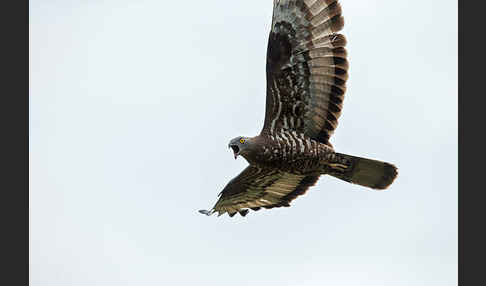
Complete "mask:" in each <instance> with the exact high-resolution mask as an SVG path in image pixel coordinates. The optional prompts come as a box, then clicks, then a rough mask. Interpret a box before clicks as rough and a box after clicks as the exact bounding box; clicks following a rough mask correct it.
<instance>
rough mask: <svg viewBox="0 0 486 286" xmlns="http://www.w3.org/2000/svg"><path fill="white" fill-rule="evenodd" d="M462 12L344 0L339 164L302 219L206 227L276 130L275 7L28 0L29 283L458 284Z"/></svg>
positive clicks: (447, 5)
mask: <svg viewBox="0 0 486 286" xmlns="http://www.w3.org/2000/svg"><path fill="white" fill-rule="evenodd" d="M456 2H457V1H452V0H447V1H445V0H442V1H439V0H428V1H419V0H413V1H385V0H375V1H369V0H367V1H364V0H341V1H340V3H341V5H342V7H343V16H344V18H345V27H344V29H343V31H342V33H343V34H344V35H345V36H346V38H347V40H348V45H347V50H348V59H349V62H350V69H349V80H348V84H347V87H348V89H347V92H346V97H345V101H344V107H343V113H342V116H341V118H340V121H339V126H338V128H337V130H336V132H335V134H334V136H333V137H332V138H331V142H332V144H333V145H334V147H335V149H336V151H338V152H341V153H347V154H352V155H356V156H363V157H368V158H373V159H379V160H384V161H388V162H391V163H393V164H395V165H396V166H397V167H398V168H399V175H398V177H397V179H396V180H395V182H394V183H393V185H392V186H391V187H390V188H389V189H388V190H387V191H384V192H377V191H372V190H368V189H365V188H363V187H360V186H357V185H352V184H348V183H346V182H343V181H340V180H338V179H335V178H332V177H329V176H323V177H321V179H320V180H319V182H318V183H317V184H316V185H315V186H314V187H312V188H311V189H310V190H309V191H308V192H307V193H306V194H305V195H304V196H301V197H298V198H297V199H296V200H294V201H293V202H292V207H290V208H281V209H272V210H262V211H258V212H250V213H249V214H248V215H247V217H245V218H242V217H240V216H235V217H233V218H229V217H228V216H227V215H225V216H222V217H219V218H218V217H216V216H212V217H206V216H203V215H201V214H199V213H198V212H197V210H199V209H208V208H210V207H212V206H213V205H214V203H215V202H216V200H217V194H218V193H219V192H220V191H221V190H222V188H223V187H224V186H225V185H226V184H227V183H228V181H229V180H230V179H231V178H233V177H235V176H236V175H237V174H238V173H239V172H240V171H241V170H243V169H244V168H245V166H246V165H247V163H246V161H244V160H243V158H239V159H238V160H237V161H235V160H234V158H233V155H232V152H231V150H229V149H228V148H227V144H228V142H229V140H230V139H231V138H234V137H236V136H239V135H243V136H254V135H257V134H258V132H259V131H260V130H261V128H262V125H263V119H264V110H265V96H266V94H265V91H266V88H265V56H266V47H267V38H268V33H269V29H270V23H271V15H272V1H270V0H265V1H262V0H233V1H223V0H207V1H196V0H194V1H155V0H146V1H123V0H116V1H114V0H105V1H102V0H99V1H98V0H90V1H74V0H71V1H69V0H62V1H61V0H57V1H55V0H45V1H41V0H31V1H30V285H32V286H66V285H70V286H71V285H72V286H88V285H89V286H91V285H96V286H97V285H99V286H107V285H114V286H123V285H144V286H150V285H211V286H220V285H221V286H222V285H232V286H240V285H241V286H245V285H250V284H251V285H268V286H274V285H275V286H276V285H278V286H282V285H299V286H322V285H332V286H348V285H349V286H355V285H364V286H367V285H373V286H380V285H387V286H389V285H393V286H401V285H403V286H411V285H413V286H419V285H424V286H425V285H427V286H434V285H437V286H450V285H457V191H458V190H457V84H458V83H457V3H456Z"/></svg>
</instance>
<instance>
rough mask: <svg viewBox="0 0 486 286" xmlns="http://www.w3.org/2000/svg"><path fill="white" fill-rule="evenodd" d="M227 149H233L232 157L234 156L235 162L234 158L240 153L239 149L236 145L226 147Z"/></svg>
mask: <svg viewBox="0 0 486 286" xmlns="http://www.w3.org/2000/svg"><path fill="white" fill-rule="evenodd" d="M228 148H231V149H233V155H235V160H236V158H238V155H239V153H240V148H239V147H238V146H236V145H231V144H229V145H228Z"/></svg>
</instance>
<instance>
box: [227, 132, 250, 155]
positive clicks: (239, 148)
mask: <svg viewBox="0 0 486 286" xmlns="http://www.w3.org/2000/svg"><path fill="white" fill-rule="evenodd" d="M252 143H253V141H252V138H249V137H243V136H238V137H236V138H233V139H231V141H230V142H229V144H228V147H229V148H231V149H233V154H234V156H235V160H236V158H238V155H242V156H243V157H245V158H246V155H248V154H249V153H250V151H251V147H252Z"/></svg>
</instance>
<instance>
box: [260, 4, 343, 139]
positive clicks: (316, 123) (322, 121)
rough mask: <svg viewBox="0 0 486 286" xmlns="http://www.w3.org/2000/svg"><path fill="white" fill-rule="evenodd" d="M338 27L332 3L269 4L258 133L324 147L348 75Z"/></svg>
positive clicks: (336, 9) (337, 14)
mask: <svg viewBox="0 0 486 286" xmlns="http://www.w3.org/2000/svg"><path fill="white" fill-rule="evenodd" d="M343 25H344V21H343V17H342V16H341V6H340V4H339V3H338V1H337V0H274V8H273V18H272V30H271V31H270V36H269V40H268V48H267V67H266V69H267V99H266V111H265V123H264V127H263V129H262V133H268V134H272V133H273V132H278V131H279V130H281V129H288V130H291V131H292V130H295V131H297V132H299V133H304V134H305V135H307V136H309V137H310V138H312V139H314V140H317V141H319V142H322V143H328V140H329V137H330V136H331V135H332V133H333V131H334V129H335V128H336V126H337V121H338V118H339V116H340V114H341V109H342V103H343V98H344V92H345V90H346V87H345V84H346V80H347V77H348V74H347V70H348V61H347V60H346V50H345V48H344V46H345V45H346V39H345V37H344V36H343V35H341V34H336V32H338V31H340V30H341V29H342V27H343Z"/></svg>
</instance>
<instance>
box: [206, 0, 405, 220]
mask: <svg viewBox="0 0 486 286" xmlns="http://www.w3.org/2000/svg"><path fill="white" fill-rule="evenodd" d="M343 25H344V21H343V17H342V15H341V5H340V4H339V3H338V1H337V0H274V1H273V17H272V26H271V31H270V36H269V40H268V47H267V62H266V73H267V98H266V111H265V122H264V124H263V128H262V130H261V132H260V134H259V135H258V136H255V137H243V136H238V137H236V138H234V139H232V140H231V141H230V142H229V147H230V148H232V149H233V153H234V156H235V159H236V158H237V157H238V156H239V155H241V156H243V157H244V158H245V159H246V160H247V161H248V163H249V166H248V167H247V168H246V169H245V170H243V171H242V172H241V173H240V174H239V175H238V176H237V177H235V178H233V179H232V180H231V181H230V182H229V183H228V184H227V185H226V186H225V188H224V189H223V191H222V192H221V193H220V194H219V200H218V201H217V202H216V204H215V205H214V207H213V208H212V209H210V210H200V211H199V212H200V213H203V214H206V215H211V214H213V213H215V212H217V213H218V216H220V215H222V214H224V213H228V214H229V216H230V217H233V216H234V215H235V214H236V213H239V214H240V215H242V216H245V215H246V214H247V213H248V211H249V210H250V209H251V210H254V211H256V210H259V209H261V208H266V209H271V208H276V207H288V206H290V202H291V201H292V200H293V199H295V198H296V197H297V196H300V195H302V194H304V193H305V192H306V191H307V189H309V187H311V186H313V185H314V184H315V183H316V182H317V180H318V179H319V177H320V176H321V175H331V176H333V177H336V178H339V179H341V180H343V181H346V182H349V183H353V184H358V185H361V186H364V187H368V188H371V189H377V190H381V189H386V188H387V187H388V186H389V185H390V184H391V183H392V182H393V180H394V179H395V177H396V175H397V168H396V167H395V166H394V165H392V164H389V163H386V162H382V161H378V160H372V159H366V158H361V157H356V156H351V155H346V154H342V153H337V152H335V151H334V148H333V146H332V145H331V143H330V142H329V138H330V137H331V135H332V134H333V132H334V130H335V129H336V126H337V122H338V118H339V116H340V114H341V110H342V107H343V98H344V93H345V90H346V80H347V78H348V73H347V70H348V61H347V60H346V50H345V45H346V39H345V37H344V36H343V35H342V34H339V33H337V32H338V31H340V30H341V29H342V28H343Z"/></svg>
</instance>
